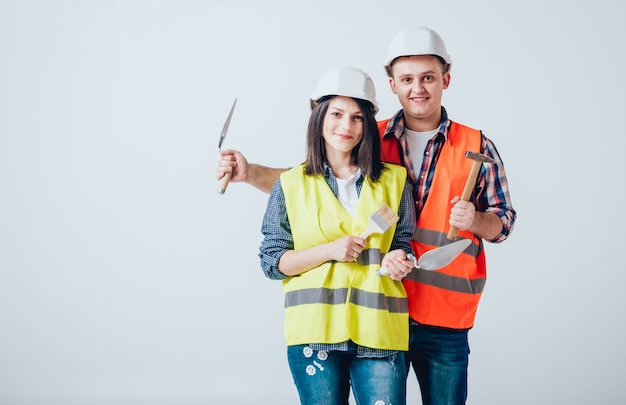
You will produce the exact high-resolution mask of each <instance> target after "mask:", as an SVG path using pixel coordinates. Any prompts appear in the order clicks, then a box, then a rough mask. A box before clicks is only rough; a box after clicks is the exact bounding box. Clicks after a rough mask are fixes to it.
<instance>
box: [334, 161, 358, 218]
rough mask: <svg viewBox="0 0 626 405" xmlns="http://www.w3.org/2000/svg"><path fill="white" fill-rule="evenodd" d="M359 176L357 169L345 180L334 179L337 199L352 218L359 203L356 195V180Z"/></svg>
mask: <svg viewBox="0 0 626 405" xmlns="http://www.w3.org/2000/svg"><path fill="white" fill-rule="evenodd" d="M360 175H361V170H360V169H359V170H358V171H357V172H356V173H354V174H353V175H352V176H350V177H348V178H347V179H345V180H344V179H340V178H338V177H335V178H336V179H337V199H338V200H339V202H340V203H341V205H343V207H344V208H345V209H346V211H348V213H350V215H352V216H354V212H355V211H356V205H357V203H358V202H359V196H358V195H357V193H356V179H358V178H359V176H360Z"/></svg>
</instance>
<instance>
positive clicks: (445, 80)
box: [443, 72, 451, 90]
mask: <svg viewBox="0 0 626 405" xmlns="http://www.w3.org/2000/svg"><path fill="white" fill-rule="evenodd" d="M450 78H451V76H450V72H446V73H444V74H443V88H444V90H445V89H447V88H448V86H449V85H450Z"/></svg>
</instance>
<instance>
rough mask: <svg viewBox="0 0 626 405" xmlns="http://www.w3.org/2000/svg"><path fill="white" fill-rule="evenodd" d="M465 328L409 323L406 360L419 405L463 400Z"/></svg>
mask: <svg viewBox="0 0 626 405" xmlns="http://www.w3.org/2000/svg"><path fill="white" fill-rule="evenodd" d="M467 332H468V331H467V330H450V329H443V328H436V327H430V326H424V325H416V324H411V338H410V343H409V353H408V355H407V359H408V361H410V362H411V364H412V365H413V370H414V371H415V374H416V375H417V381H418V382H419V385H420V390H421V392H422V403H423V405H463V404H465V400H466V399H467V366H468V363H469V362H468V358H469V353H470V349H469V343H468V341H467Z"/></svg>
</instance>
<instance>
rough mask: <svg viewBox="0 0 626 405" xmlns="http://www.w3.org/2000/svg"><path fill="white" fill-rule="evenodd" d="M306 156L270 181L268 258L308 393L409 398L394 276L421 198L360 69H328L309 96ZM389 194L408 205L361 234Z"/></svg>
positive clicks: (408, 264) (293, 364)
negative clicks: (396, 161) (385, 137)
mask: <svg viewBox="0 0 626 405" xmlns="http://www.w3.org/2000/svg"><path fill="white" fill-rule="evenodd" d="M311 108H312V112H311V118H310V120H309V126H308V131H307V151H306V161H305V162H304V163H303V164H302V165H300V166H297V167H294V168H292V169H290V170H288V171H286V172H284V173H283V174H282V175H281V176H280V178H279V179H278V180H277V181H276V183H275V184H274V187H273V188H272V192H271V195H270V197H269V200H268V206H267V209H266V212H265V216H264V219H263V225H262V232H263V235H264V240H263V242H262V244H261V247H260V254H259V257H260V258H261V267H262V268H263V271H264V273H265V274H266V276H267V277H269V278H271V279H280V280H283V289H284V291H285V324H284V328H285V339H286V342H287V346H288V347H287V357H288V361H289V366H290V369H291V373H292V376H293V379H294V382H295V385H296V387H297V389H298V393H299V396H300V401H301V403H302V404H304V405H309V404H333V405H334V404H347V403H348V397H349V392H350V386H352V392H353V395H354V398H355V400H356V402H357V404H394V405H395V404H404V403H405V395H406V386H405V384H406V381H405V380H406V374H407V368H406V365H405V359H404V351H406V350H407V349H408V336H409V330H408V328H409V319H408V312H407V311H408V305H407V302H406V293H405V291H404V287H403V286H402V282H401V281H400V279H399V278H398V277H393V278H392V277H379V276H377V275H376V270H377V269H379V268H380V267H381V264H382V265H383V266H385V267H387V268H392V269H393V271H391V273H392V274H406V273H408V272H409V271H411V269H412V268H413V262H412V261H411V260H409V259H407V254H408V253H412V251H411V248H410V243H409V240H410V237H411V236H412V234H413V231H414V227H415V225H414V224H415V217H414V215H415V214H414V209H413V206H412V204H413V200H412V197H411V193H410V192H409V190H408V188H407V185H406V170H405V169H404V168H403V167H400V166H395V165H389V164H383V163H381V161H380V160H379V158H378V157H379V154H380V139H379V136H378V129H377V125H376V120H375V114H376V112H377V104H376V93H375V89H374V84H373V82H372V80H371V78H370V77H369V76H368V75H367V74H366V73H364V72H363V71H361V70H359V69H356V68H352V67H342V68H336V69H331V70H330V71H328V72H327V73H326V74H325V75H324V76H322V78H321V79H320V80H319V82H318V85H317V88H316V90H315V91H314V93H313V96H312V98H311ZM383 203H384V204H386V205H387V206H389V207H391V209H393V211H394V212H397V213H398V216H399V217H400V219H399V221H398V223H397V224H392V225H391V226H390V228H389V229H388V230H387V231H385V232H383V233H375V234H372V235H371V236H369V237H367V238H366V239H364V238H363V237H361V236H358V235H363V233H364V232H365V231H366V229H367V228H368V220H369V217H370V216H371V215H372V213H374V212H376V210H377V209H378V208H379V207H380V206H381V204H383Z"/></svg>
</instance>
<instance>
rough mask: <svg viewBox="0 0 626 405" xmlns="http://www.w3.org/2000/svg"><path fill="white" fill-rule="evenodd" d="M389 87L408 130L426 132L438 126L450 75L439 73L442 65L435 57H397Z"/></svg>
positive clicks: (441, 71)
mask: <svg viewBox="0 0 626 405" xmlns="http://www.w3.org/2000/svg"><path fill="white" fill-rule="evenodd" d="M389 84H390V85H391V91H393V93H394V94H396V95H397V96H398V100H400V104H402V108H403V109H404V115H405V119H406V121H407V124H408V125H407V126H408V127H409V129H412V130H414V131H429V130H431V129H435V128H436V127H437V126H438V125H439V119H440V113H441V98H442V95H443V90H444V89H447V88H448V85H449V84H450V73H445V74H444V73H443V65H442V63H441V62H440V61H439V59H438V58H437V57H436V56H432V55H415V56H402V57H400V58H398V59H397V60H396V61H395V62H394V64H393V77H391V78H390V79H389ZM411 125H412V126H413V127H412V126H411ZM431 126H432V128H431Z"/></svg>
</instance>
